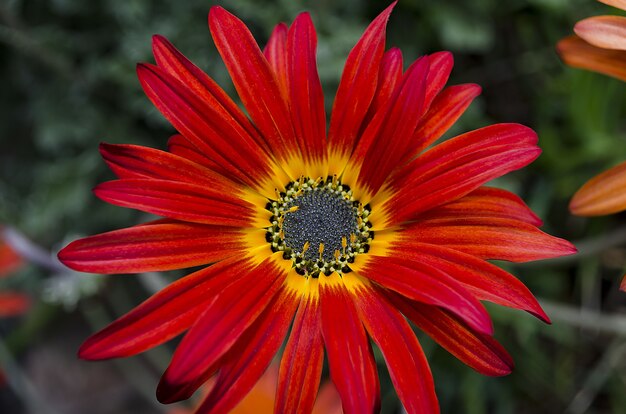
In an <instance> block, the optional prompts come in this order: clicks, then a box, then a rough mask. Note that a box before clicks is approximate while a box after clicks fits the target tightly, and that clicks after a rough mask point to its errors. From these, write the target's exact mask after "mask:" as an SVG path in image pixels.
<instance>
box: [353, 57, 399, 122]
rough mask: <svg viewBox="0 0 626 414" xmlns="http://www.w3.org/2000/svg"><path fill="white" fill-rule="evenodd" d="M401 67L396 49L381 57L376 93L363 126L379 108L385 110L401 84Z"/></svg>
mask: <svg viewBox="0 0 626 414" xmlns="http://www.w3.org/2000/svg"><path fill="white" fill-rule="evenodd" d="M402 65H403V63H402V52H401V51H400V49H398V48H397V47H392V48H391V49H389V50H388V51H386V52H385V54H384V55H383V59H382V61H381V62H380V70H379V71H378V85H377V87H376V93H375V94H374V99H373V100H372V104H371V105H370V107H369V109H368V113H367V116H366V117H365V122H364V123H363V124H364V125H367V124H369V123H370V122H371V120H372V118H373V117H374V116H375V115H376V113H377V112H378V111H379V110H380V109H381V108H385V105H386V103H387V101H388V100H389V99H390V98H391V97H392V96H394V95H395V93H396V89H397V88H398V87H399V85H400V84H401V82H402V71H403V67H402Z"/></svg>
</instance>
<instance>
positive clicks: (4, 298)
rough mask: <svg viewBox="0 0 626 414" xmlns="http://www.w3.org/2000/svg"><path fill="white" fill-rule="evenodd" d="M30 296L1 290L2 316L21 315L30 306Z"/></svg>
mask: <svg viewBox="0 0 626 414" xmlns="http://www.w3.org/2000/svg"><path fill="white" fill-rule="evenodd" d="M30 304H31V300H30V298H29V297H28V296H26V295H22V294H21V293H15V292H0V318H8V317H11V316H17V315H21V314H23V313H24V312H26V311H27V310H28V308H29V307H30Z"/></svg>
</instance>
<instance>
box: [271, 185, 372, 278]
mask: <svg viewBox="0 0 626 414" xmlns="http://www.w3.org/2000/svg"><path fill="white" fill-rule="evenodd" d="M266 208H267V209H268V210H269V211H270V212H271V213H272V216H271V218H270V226H269V227H268V228H267V233H266V240H267V242H268V243H270V245H271V247H272V251H274V252H278V251H282V252H283V258H284V259H285V260H292V261H293V267H294V268H295V270H296V272H298V273H299V274H301V275H303V276H307V277H319V275H320V273H321V274H324V275H326V276H329V275H330V274H331V273H333V272H337V273H339V274H340V275H341V274H343V273H348V272H350V271H351V269H350V263H353V262H354V258H355V256H357V255H358V254H362V253H367V251H368V250H369V244H370V242H371V241H372V239H373V238H374V232H373V231H372V230H371V228H372V224H371V222H370V221H369V216H370V213H371V210H370V207H369V206H363V204H361V203H360V202H359V201H358V200H355V199H354V197H353V195H352V190H350V188H349V187H348V186H346V185H342V184H341V182H340V181H339V180H338V179H337V177H336V176H333V177H327V178H326V179H324V178H322V177H319V178H317V179H312V178H309V177H300V179H299V180H297V181H293V182H291V183H289V184H288V185H287V186H286V187H285V191H284V192H279V191H278V190H277V191H276V199H275V200H270V201H269V203H267V206H266Z"/></svg>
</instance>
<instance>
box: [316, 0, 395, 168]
mask: <svg viewBox="0 0 626 414" xmlns="http://www.w3.org/2000/svg"><path fill="white" fill-rule="evenodd" d="M395 4H396V2H394V3H392V4H391V5H390V6H389V7H387V8H386V9H385V10H384V11H383V12H382V13H381V14H380V15H378V17H376V19H374V21H373V22H372V23H371V24H370V25H369V26H368V27H367V29H366V30H365V33H363V36H361V39H359V41H358V42H357V44H356V45H355V46H354V48H353V49H352V51H350V54H349V55H348V59H347V60H346V64H345V66H344V69H343V73H342V75H341V81H340V83H339V88H338V89H337V95H336V96H335V100H334V103H333V110H332V113H331V117H330V129H329V131H328V141H329V143H330V144H331V146H332V147H333V148H334V149H335V150H336V151H338V152H340V153H341V154H343V155H347V156H349V155H350V153H351V152H352V149H353V148H354V146H355V144H356V142H357V138H358V134H359V130H360V129H361V123H362V122H363V119H364V117H365V115H366V113H367V109H368V108H369V106H370V103H371V102H372V98H373V97H374V93H375V92H376V85H377V82H378V70H379V67H380V62H381V59H382V57H383V53H384V50H385V31H386V26H387V20H388V19H389V15H390V14H391V10H392V9H393V7H394V6H395Z"/></svg>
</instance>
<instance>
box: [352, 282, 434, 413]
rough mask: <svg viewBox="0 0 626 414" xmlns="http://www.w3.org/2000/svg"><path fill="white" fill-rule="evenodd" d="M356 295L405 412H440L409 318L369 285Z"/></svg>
mask: <svg viewBox="0 0 626 414" xmlns="http://www.w3.org/2000/svg"><path fill="white" fill-rule="evenodd" d="M353 298H354V301H355V302H356V305H357V308H358V310H359V315H360V316H361V320H362V321H363V323H364V324H365V327H366V328H367V331H368V332H369V334H370V336H371V337H372V339H373V340H374V342H375V343H376V344H377V345H378V347H379V348H380V350H381V351H382V353H383V356H384V357H385V362H386V364H387V368H388V369H389V374H390V376H391V381H392V382H393V385H394V387H395V389H396V391H397V393H398V397H400V401H402V404H403V405H404V408H405V409H406V411H407V412H408V413H410V414H418V413H419V414H427V413H439V402H438V401H437V395H436V394H435V385H434V383H433V377H432V374H431V372H430V367H429V366H428V361H426V357H425V356H424V352H423V351H422V347H421V346H420V344H419V342H418V341H417V338H416V337H415V334H414V333H413V331H412V330H411V327H410V326H409V324H408V323H407V321H406V320H405V319H404V317H403V316H402V315H401V314H400V313H399V312H398V311H397V310H396V309H395V308H394V307H393V305H392V304H391V303H389V302H388V301H387V300H386V299H384V298H383V297H382V296H381V294H380V293H378V292H375V291H374V290H372V289H370V288H364V289H360V290H359V291H358V292H356V293H355V294H354V295H353ZM362 412H365V411H362Z"/></svg>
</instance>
